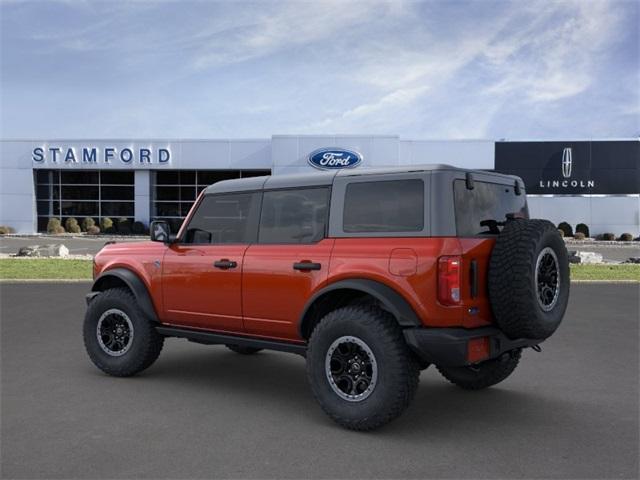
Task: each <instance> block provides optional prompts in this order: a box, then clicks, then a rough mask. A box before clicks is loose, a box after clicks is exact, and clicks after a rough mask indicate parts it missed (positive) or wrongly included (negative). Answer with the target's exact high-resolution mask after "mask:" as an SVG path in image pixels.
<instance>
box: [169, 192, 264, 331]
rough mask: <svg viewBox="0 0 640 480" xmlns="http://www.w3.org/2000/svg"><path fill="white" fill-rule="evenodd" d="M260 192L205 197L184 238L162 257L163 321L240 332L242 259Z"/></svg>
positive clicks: (250, 238) (254, 230)
mask: <svg viewBox="0 0 640 480" xmlns="http://www.w3.org/2000/svg"><path fill="white" fill-rule="evenodd" d="M259 211H260V194H259V193H226V194H215V195H206V196H204V197H203V199H202V201H201V202H200V203H199V205H198V207H197V209H196V211H195V213H194V214H193V216H192V218H191V219H190V221H189V224H188V225H187V227H186V229H185V231H184V234H183V238H182V239H181V240H180V241H179V242H177V243H175V244H173V245H171V246H170V247H169V248H168V249H167V252H166V254H165V256H164V266H163V278H162V291H163V299H164V319H165V321H166V322H167V323H170V324H174V325H181V326H186V327H195V328H205V329H210V330H226V331H234V332H240V331H242V330H243V325H242V262H243V258H244V254H245V251H246V250H247V248H248V246H249V244H250V243H251V242H255V240H256V235H257V222H258V213H259Z"/></svg>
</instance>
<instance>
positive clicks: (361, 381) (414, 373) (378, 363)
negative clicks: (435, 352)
mask: <svg viewBox="0 0 640 480" xmlns="http://www.w3.org/2000/svg"><path fill="white" fill-rule="evenodd" d="M419 374H420V371H419V367H418V362H417V361H416V360H415V358H414V356H413V354H412V353H411V351H410V350H409V348H408V347H407V345H406V343H405V341H404V337H403V335H402V330H401V329H400V327H399V326H398V324H397V322H396V321H395V319H394V318H393V316H392V315H391V314H390V313H388V312H385V311H384V310H381V309H379V308H377V307H373V306H364V305H362V306H349V307H345V308H340V309H337V310H334V311H333V312H330V313H329V314H327V315H326V316H325V317H324V318H323V319H322V320H321V321H320V323H319V325H318V326H317V327H316V328H315V329H314V331H313V333H312V334H311V338H310V340H309V347H308V350H307V378H308V380H309V384H310V386H311V390H312V391H313V395H314V397H315V398H316V400H317V401H318V403H319V404H320V406H321V407H322V409H323V410H324V411H325V413H327V415H329V416H330V417H331V418H332V419H333V420H334V421H335V422H336V423H338V424H339V425H341V426H343V427H345V428H348V429H351V430H372V429H374V428H378V427H380V426H382V425H384V424H386V423H388V422H390V421H391V420H393V419H395V418H396V417H398V416H399V415H400V414H401V413H402V412H403V411H404V410H405V409H406V408H407V406H408V405H409V403H410V402H411V400H412V398H413V396H414V394H415V392H416V390H417V387H418V381H419Z"/></svg>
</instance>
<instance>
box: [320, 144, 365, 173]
mask: <svg viewBox="0 0 640 480" xmlns="http://www.w3.org/2000/svg"><path fill="white" fill-rule="evenodd" d="M308 161H309V163H310V164H311V166H313V167H316V168H320V169H322V170H334V169H338V168H353V167H356V166H358V165H359V164H360V162H361V161H362V155H360V154H359V153H358V152H354V151H353V150H345V149H344V148H320V149H318V150H314V151H313V152H311V153H310V154H309V158H308Z"/></svg>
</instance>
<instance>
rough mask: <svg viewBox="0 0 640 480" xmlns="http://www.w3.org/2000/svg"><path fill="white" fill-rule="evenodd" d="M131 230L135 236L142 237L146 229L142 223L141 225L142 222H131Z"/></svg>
mask: <svg viewBox="0 0 640 480" xmlns="http://www.w3.org/2000/svg"><path fill="white" fill-rule="evenodd" d="M131 230H132V231H133V233H135V234H136V235H144V233H145V231H146V230H147V229H146V228H145V226H144V223H142V222H133V225H132V226H131Z"/></svg>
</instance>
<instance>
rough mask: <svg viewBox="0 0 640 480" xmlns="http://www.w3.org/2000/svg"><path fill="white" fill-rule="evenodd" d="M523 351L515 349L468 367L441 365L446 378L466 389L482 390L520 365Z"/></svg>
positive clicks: (503, 378)
mask: <svg viewBox="0 0 640 480" xmlns="http://www.w3.org/2000/svg"><path fill="white" fill-rule="evenodd" d="M521 354H522V351H521V350H520V349H518V350H513V351H511V352H507V353H504V354H502V355H501V356H500V357H498V358H494V359H493V360H487V361H486V362H482V363H480V364H478V365H470V366H468V367H440V366H438V367H437V368H438V371H439V372H440V373H441V374H442V376H443V377H444V378H446V379H447V380H449V381H450V382H451V383H453V384H454V385H457V386H458V387H460V388H463V389H465V390H481V389H483V388H487V387H491V386H492V385H495V384H497V383H500V382H502V381H503V380H505V379H506V378H507V377H508V376H509V375H511V374H512V373H513V371H514V370H515V369H516V367H517V366H518V362H520V356H521Z"/></svg>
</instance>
